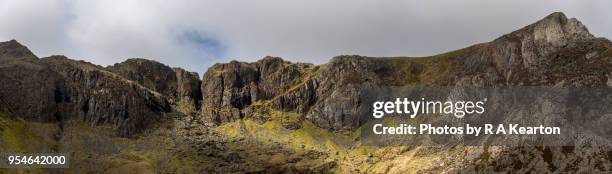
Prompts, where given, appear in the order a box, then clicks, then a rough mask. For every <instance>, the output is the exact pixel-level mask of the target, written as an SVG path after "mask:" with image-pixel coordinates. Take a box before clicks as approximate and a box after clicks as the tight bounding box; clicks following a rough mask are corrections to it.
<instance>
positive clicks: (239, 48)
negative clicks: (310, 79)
mask: <svg viewBox="0 0 612 174" xmlns="http://www.w3.org/2000/svg"><path fill="white" fill-rule="evenodd" d="M610 7H612V1H609V0H575V1H565V0H555V1H553V0H518V1H516V0H513V1H504V2H502V1H491V0H463V1H445V0H413V1H401V0H376V1H372V0H257V1H256V0H231V1H227V0H184V1H182V0H173V1H169V0H100V1H90V0H83V1H69V0H0V40H3V41H4V40H10V39H16V40H18V41H20V42H21V43H22V44H25V45H27V46H28V47H29V48H30V49H31V50H32V51H33V52H34V53H35V54H37V55H38V56H40V57H43V56H49V55H57V54H62V55H66V56H68V57H70V58H73V59H80V60H86V61H89V62H92V63H95V64H100V65H110V64H113V63H117V62H121V61H123V60H125V59H126V58H131V57H141V58H148V59H154V60H157V61H159V62H162V63H165V64H168V65H170V66H178V67H184V68H186V69H188V70H191V71H197V72H200V73H202V72H204V71H205V70H206V68H208V67H209V66H210V65H212V64H214V63H219V62H228V61H229V60H242V61H254V60H257V59H260V58H261V57H263V56H266V55H271V56H279V57H283V58H285V59H288V60H292V61H300V62H310V63H315V64H320V63H325V62H327V61H328V60H329V59H330V58H331V57H333V56H335V55H341V54H359V55H366V56H399V55H403V56H425V55H431V54H436V53H442V52H445V51H450V50H454V49H458V48H463V47H466V46H469V45H471V44H475V43H480V42H486V41H490V40H492V39H494V38H496V37H497V36H500V35H502V34H505V33H508V32H510V31H513V30H515V29H518V28H520V27H523V26H525V25H527V24H530V23H532V22H535V21H536V20H538V19H540V18H542V17H544V16H546V15H548V14H550V13H552V12H554V11H563V12H564V13H565V14H566V15H567V16H568V17H576V18H578V19H579V20H581V21H582V22H583V23H584V24H585V25H587V27H589V29H590V31H591V32H592V33H594V34H595V35H596V36H601V37H607V38H612V20H611V19H610V17H612V10H610Z"/></svg>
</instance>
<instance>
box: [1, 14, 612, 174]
mask: <svg viewBox="0 0 612 174" xmlns="http://www.w3.org/2000/svg"><path fill="white" fill-rule="evenodd" d="M417 85H422V86H475V87H505V86H569V87H585V86H586V87H605V86H608V87H610V86H612V43H611V42H610V41H609V40H608V39H605V38H597V37H595V36H593V35H592V34H590V33H589V32H588V29H587V28H586V26H584V25H582V24H581V23H580V21H578V20H576V19H573V18H571V19H568V18H567V17H566V16H565V15H564V14H563V13H553V14H551V15H548V16H546V17H544V18H543V19H542V20H539V21H537V22H535V23H533V24H530V25H527V26H525V27H523V28H520V29H518V30H516V31H513V32H510V33H508V34H505V35H502V36H500V37H498V38H496V39H494V40H492V41H490V42H485V43H480V44H475V45H472V46H469V47H466V48H463V49H458V50H454V51H450V52H446V53H442V54H437V55H432V56H426V57H366V56H358V55H341V56H335V57H333V58H331V60H330V61H329V62H328V63H325V64H321V65H313V64H309V63H296V62H290V61H286V60H283V59H282V58H279V57H271V56H267V57H264V58H262V59H260V60H257V61H255V62H239V61H230V62H228V63H216V64H214V65H213V66H211V67H210V68H209V69H207V71H206V73H205V74H203V76H202V77H199V75H198V74H197V73H194V72H189V71H185V70H183V69H181V68H172V67H169V66H167V65H165V64H163V63H160V62H157V61H153V60H147V59H141V58H135V59H128V60H125V61H123V62H119V63H116V64H114V65H110V66H106V67H102V66H99V65H95V64H92V63H89V62H85V61H76V60H71V59H69V58H67V57H65V56H50V57H45V58H38V57H36V56H35V55H34V54H33V53H32V52H31V51H29V50H28V49H27V47H25V46H23V45H21V44H19V43H18V42H17V41H15V40H11V41H8V42H0V131H2V135H3V136H2V137H0V140H1V141H0V147H1V148H5V147H8V148H7V149H9V150H15V149H17V150H22V151H24V149H31V148H30V147H34V146H33V145H32V146H28V145H30V144H35V145H36V146H35V147H38V146H42V147H47V148H46V151H69V152H71V153H73V154H74V156H73V157H74V159H75V160H73V161H74V162H75V163H74V165H75V166H80V167H79V168H70V169H68V170H70V171H73V172H75V173H88V172H92V171H101V170H105V171H106V170H107V169H115V170H118V171H123V172H119V173H126V172H128V171H131V172H135V171H138V172H136V173H144V172H145V171H150V172H153V171H155V172H158V173H182V172H187V173H232V172H245V171H250V172H255V173H256V172H266V171H268V172H269V171H273V172H274V171H278V172H282V171H294V172H295V173H326V172H338V173H362V172H367V173H384V172H398V173H401V172H406V171H412V172H415V171H416V172H425V173H440V172H448V171H450V172H459V173H462V172H466V173H473V172H503V171H513V170H519V171H517V172H519V173H520V172H529V171H536V172H594V171H610V169H611V168H612V166H610V163H609V161H610V156H611V155H610V152H612V151H610V149H609V147H593V146H588V145H580V147H516V148H515V147H501V146H499V147H460V146H459V147H453V148H449V149H445V148H440V147H398V148H396V147H389V148H376V147H370V146H366V145H363V144H362V143H361V142H360V141H359V132H360V129H361V126H362V125H363V123H364V122H366V121H368V120H364V119H363V118H362V117H360V115H359V111H360V110H361V108H362V107H364V103H363V101H361V100H360V98H359V96H360V95H361V94H362V92H363V91H364V90H367V89H370V88H374V87H381V86H383V87H384V86H417ZM41 130H42V131H41ZM21 135H27V136H21ZM6 137H8V138H6ZM34 137H42V138H40V139H34V140H32V139H33V138H34ZM21 139H23V140H21ZM49 139H50V140H49ZM18 140H19V141H18ZM39 141H40V142H42V143H40V142H39ZM33 142H39V143H38V144H37V143H33ZM49 142H50V143H49ZM40 144H42V145H40ZM45 144H51V145H48V146H45ZM98 164H103V165H98ZM124 164H125V165H124ZM403 164H410V165H403ZM71 165H73V164H72V163H71ZM82 166H86V167H82ZM113 167H114V168H113ZM108 172H113V171H112V170H110V171H108ZM115 172H116V171H115Z"/></svg>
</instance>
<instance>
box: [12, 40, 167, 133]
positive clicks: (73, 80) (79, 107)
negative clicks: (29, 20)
mask: <svg viewBox="0 0 612 174" xmlns="http://www.w3.org/2000/svg"><path fill="white" fill-rule="evenodd" d="M5 44H9V45H11V46H5ZM15 44H18V43H16V42H14V41H10V42H8V43H7V42H5V43H1V44H0V45H2V46H0V47H1V48H4V49H9V50H2V52H5V53H6V52H8V53H17V54H12V55H11V54H5V55H3V57H9V58H10V57H14V58H20V56H21V57H23V55H25V56H28V54H23V53H27V52H25V51H24V50H10V49H13V48H18V49H21V48H25V47H23V46H14V45H15ZM19 45H20V44H19ZM28 52H29V51H28ZM15 56H17V57H15ZM30 58H31V59H16V60H12V61H9V62H3V63H2V64H1V65H0V72H2V73H1V75H0V101H2V105H1V106H0V108H2V110H3V111H5V112H7V113H5V114H4V115H9V116H12V117H19V118H23V119H25V120H30V121H41V122H56V123H59V125H60V127H61V125H62V123H63V122H65V121H69V120H77V119H78V120H83V121H87V122H89V123H91V124H93V125H109V126H111V127H113V128H114V129H116V130H117V133H118V134H119V135H123V136H132V135H137V134H139V133H142V132H144V131H146V130H147V129H148V128H150V127H151V126H154V124H155V123H156V122H157V121H159V120H160V119H161V118H162V117H163V115H164V113H166V112H170V110H171V108H170V106H169V103H168V101H167V99H166V97H165V96H163V95H162V94H160V93H158V92H156V91H153V90H151V89H148V88H146V87H145V86H143V85H140V84H138V83H136V82H134V81H131V80H127V79H125V78H123V77H121V76H119V75H116V74H114V73H111V72H109V71H106V70H105V69H103V68H102V67H100V66H96V65H93V64H90V63H87V62H83V61H74V60H70V59H67V58H65V57H63V56H52V57H48V58H43V59H37V58H36V57H30Z"/></svg>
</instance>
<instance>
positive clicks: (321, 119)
mask: <svg viewBox="0 0 612 174" xmlns="http://www.w3.org/2000/svg"><path fill="white" fill-rule="evenodd" d="M611 46H612V44H611V43H610V41H609V40H607V39H604V38H596V37H594V36H593V35H591V34H590V33H589V32H588V30H587V28H586V27H585V26H584V25H582V24H581V23H580V21H578V20H576V19H573V18H572V19H568V18H567V17H566V16H565V15H564V14H562V13H553V14H551V15H549V16H547V17H545V18H544V19H542V20H540V21H538V22H536V23H534V24H531V25H528V26H526V27H524V28H522V29H519V30H517V31H515V32H512V33H509V34H507V35H504V36H502V37H500V38H498V39H496V40H494V41H492V42H488V43H482V44H478V45H474V46H471V47H468V48H465V49H461V50H457V51H452V52H449V53H445V54H440V55H436V56H430V57H420V58H401V57H398V58H372V57H361V56H338V57H335V58H333V59H332V60H331V62H330V63H327V64H323V65H319V66H313V65H307V66H305V65H303V64H293V63H290V62H286V61H282V60H280V59H279V58H264V59H262V60H260V61H258V62H255V63H242V62H230V63H227V64H217V65H215V66H213V67H212V68H210V69H209V71H208V72H206V73H205V75H204V83H203V84H202V92H203V95H204V102H203V105H202V110H203V111H204V112H203V116H204V117H205V118H210V120H211V122H213V123H217V124H218V123H221V122H224V121H231V120H235V119H238V118H242V117H257V115H258V114H257V112H260V111H261V110H264V112H265V110H266V109H267V108H273V109H275V110H281V111H288V112H296V113H298V114H300V117H301V118H302V119H304V120H309V121H311V122H313V123H315V124H316V125H317V126H319V127H323V128H327V129H330V130H354V129H355V128H357V127H359V126H360V123H362V122H363V121H364V120H359V116H358V115H356V114H357V111H358V110H359V107H361V103H360V101H359V95H360V93H361V92H362V91H363V90H364V89H367V88H370V87H373V86H388V85H391V86H393V85H443V86H454V85H476V86H509V85H514V86H516V85H519V86H520V85H527V86H533V85H544V86H552V85H565V86H601V85H606V84H607V83H610V73H611V72H612V70H611V67H612V64H611V61H610V60H611V59H610V56H609V54H606V52H609V50H610V47H611ZM279 72H282V73H279ZM261 105H264V106H263V107H262V106H261Z"/></svg>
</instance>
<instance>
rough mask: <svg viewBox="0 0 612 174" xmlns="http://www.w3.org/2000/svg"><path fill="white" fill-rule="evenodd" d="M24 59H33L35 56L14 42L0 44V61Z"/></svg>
mask: <svg viewBox="0 0 612 174" xmlns="http://www.w3.org/2000/svg"><path fill="white" fill-rule="evenodd" d="M24 58H26V59H27V58H29V59H34V58H36V56H35V55H34V53H32V52H31V51H30V50H29V49H28V48H27V47H25V46H23V45H21V44H19V43H18V42H17V41H16V40H10V41H7V42H2V43H0V61H6V60H14V59H24Z"/></svg>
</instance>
